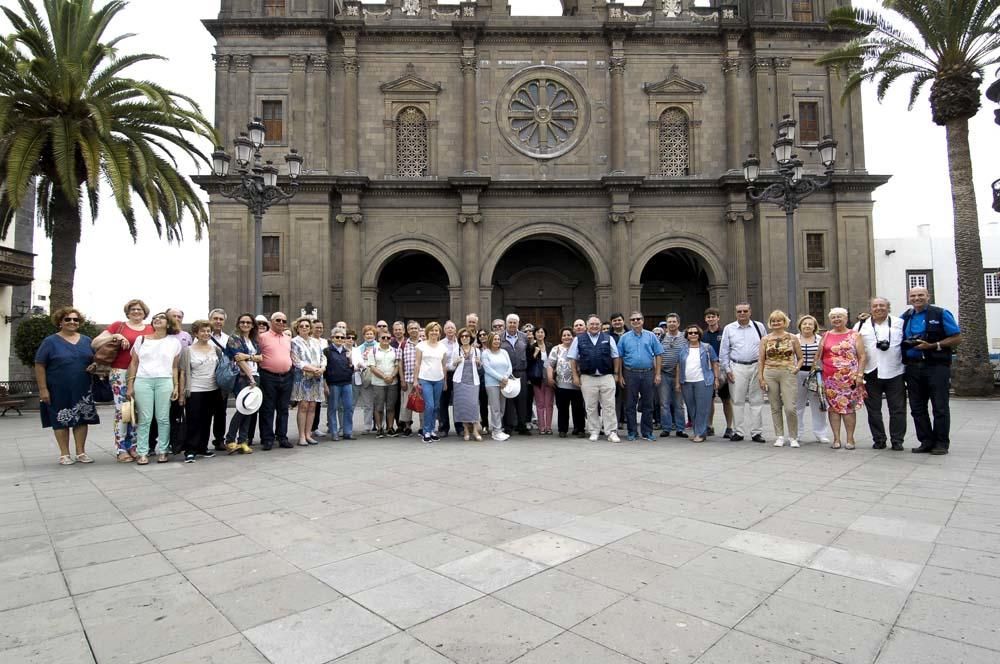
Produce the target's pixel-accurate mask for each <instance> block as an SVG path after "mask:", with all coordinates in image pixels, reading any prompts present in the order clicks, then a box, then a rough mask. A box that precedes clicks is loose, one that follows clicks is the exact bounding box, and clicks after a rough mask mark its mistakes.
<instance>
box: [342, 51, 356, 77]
mask: <svg viewBox="0 0 1000 664" xmlns="http://www.w3.org/2000/svg"><path fill="white" fill-rule="evenodd" d="M359 69H360V67H359V66H358V56H356V55H345V56H344V71H345V72H346V73H348V74H357V73H358V70H359Z"/></svg>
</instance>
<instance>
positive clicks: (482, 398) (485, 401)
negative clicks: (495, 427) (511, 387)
mask: <svg viewBox="0 0 1000 664" xmlns="http://www.w3.org/2000/svg"><path fill="white" fill-rule="evenodd" d="M489 412H490V402H489V396H488V395H487V394H486V379H485V378H484V377H483V374H479V424H480V426H482V428H483V431H489V430H490V420H489Z"/></svg>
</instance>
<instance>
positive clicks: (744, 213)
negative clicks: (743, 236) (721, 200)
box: [726, 210, 753, 224]
mask: <svg viewBox="0 0 1000 664" xmlns="http://www.w3.org/2000/svg"><path fill="white" fill-rule="evenodd" d="M752 219H753V212H750V211H749V210H726V221H727V222H729V223H731V224H735V223H737V222H739V221H751V220H752Z"/></svg>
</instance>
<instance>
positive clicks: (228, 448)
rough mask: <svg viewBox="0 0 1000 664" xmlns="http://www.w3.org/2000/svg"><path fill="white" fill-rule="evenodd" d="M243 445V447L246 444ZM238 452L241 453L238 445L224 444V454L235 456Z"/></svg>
mask: <svg viewBox="0 0 1000 664" xmlns="http://www.w3.org/2000/svg"><path fill="white" fill-rule="evenodd" d="M243 444H244V445H245V444H246V443H243ZM240 451H241V448H240V443H226V452H227V453H228V454H236V453H237V452H240Z"/></svg>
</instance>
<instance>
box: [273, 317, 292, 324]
mask: <svg viewBox="0 0 1000 664" xmlns="http://www.w3.org/2000/svg"><path fill="white" fill-rule="evenodd" d="M271 322H272V323H287V322H288V319H287V318H272V319H271Z"/></svg>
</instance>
